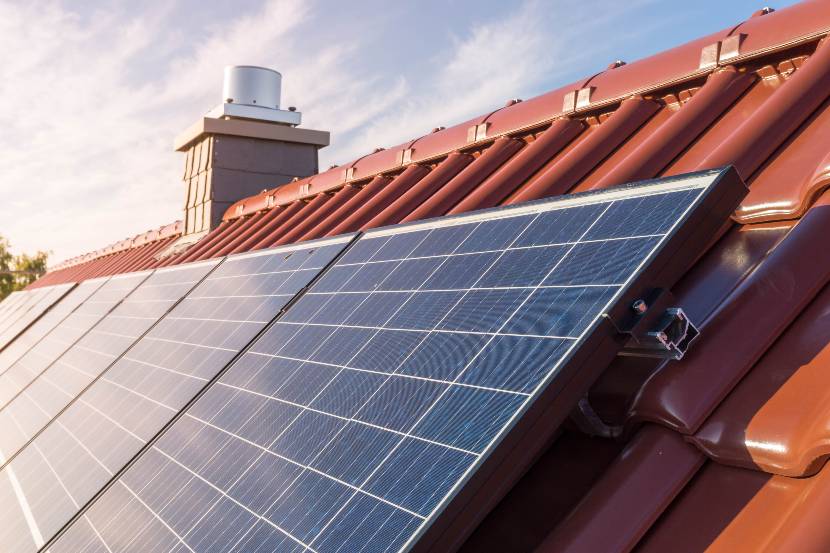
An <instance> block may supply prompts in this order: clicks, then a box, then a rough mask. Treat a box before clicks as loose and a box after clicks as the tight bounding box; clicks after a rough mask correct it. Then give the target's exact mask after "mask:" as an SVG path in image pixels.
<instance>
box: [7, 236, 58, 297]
mask: <svg viewBox="0 0 830 553" xmlns="http://www.w3.org/2000/svg"><path fill="white" fill-rule="evenodd" d="M48 257H49V254H48V253H46V252H37V253H35V254H34V255H27V254H25V253H22V254H20V255H14V254H12V253H11V244H9V241H8V240H7V239H5V238H3V237H2V236H0V300H2V299H3V298H5V297H6V296H8V295H9V294H11V293H12V292H14V291H15V290H22V289H23V288H25V287H26V286H28V285H29V284H31V283H32V282H34V281H35V280H37V279H38V278H39V277H40V276H41V275H42V274H43V273H45V272H46V263H47V260H48Z"/></svg>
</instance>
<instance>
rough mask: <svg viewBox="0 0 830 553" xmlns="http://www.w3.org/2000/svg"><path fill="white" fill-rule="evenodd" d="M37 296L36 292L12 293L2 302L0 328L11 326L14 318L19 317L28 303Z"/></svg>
mask: <svg viewBox="0 0 830 553" xmlns="http://www.w3.org/2000/svg"><path fill="white" fill-rule="evenodd" d="M37 296H38V293H37V290H26V291H18V292H12V293H11V294H9V296H8V297H7V298H6V299H5V300H3V304H2V308H3V310H2V312H0V328H2V327H5V326H7V325H9V324H11V323H12V322H13V321H14V319H15V318H16V317H19V316H20V315H21V314H22V313H23V312H25V310H26V308H27V307H28V306H29V305H30V302H31V301H32V300H34V299H35V298H36V297H37Z"/></svg>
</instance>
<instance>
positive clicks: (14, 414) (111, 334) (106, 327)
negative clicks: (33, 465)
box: [0, 260, 218, 458]
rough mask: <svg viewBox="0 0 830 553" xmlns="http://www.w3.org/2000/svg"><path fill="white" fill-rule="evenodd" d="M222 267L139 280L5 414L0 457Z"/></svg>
mask: <svg viewBox="0 0 830 553" xmlns="http://www.w3.org/2000/svg"><path fill="white" fill-rule="evenodd" d="M217 262H218V260H217V261H212V262H205V263H200V264H195V265H187V266H183V267H180V268H179V267H177V268H173V269H165V270H161V271H156V272H154V273H152V274H150V273H149V272H145V273H137V274H135V276H134V278H135V279H136V281H137V282H140V284H139V286H138V287H136V288H135V289H134V290H133V291H132V292H131V293H130V295H128V296H127V297H126V298H125V299H124V300H123V301H122V302H121V303H120V304H119V305H118V306H117V307H116V308H115V309H113V310H112V311H111V312H109V313H108V314H107V315H106V316H105V317H104V318H103V319H101V320H100V321H99V322H98V323H97V324H96V325H95V326H94V327H93V328H92V329H90V331H89V332H88V333H87V334H85V335H84V336H83V337H82V338H80V339H79V340H78V341H77V342H75V344H73V345H72V347H70V348H69V349H68V350H67V351H66V352H65V353H64V354H63V355H61V356H60V357H59V358H58V359H57V360H56V361H55V362H54V363H52V364H51V365H50V366H49V367H48V368H47V369H46V370H45V371H43V372H42V373H41V374H40V375H38V376H37V377H36V378H34V379H33V380H31V381H30V382H29V383H27V384H25V385H24V386H23V387H21V389H20V391H18V392H17V394H16V396H15V397H14V399H13V400H12V401H10V402H9V403H8V404H7V405H6V406H5V407H4V408H2V409H0V427H7V428H9V427H12V428H14V430H13V431H9V432H5V433H4V434H3V436H2V438H0V451H2V452H3V454H5V456H6V457H7V458H9V457H11V456H12V455H15V454H16V453H17V452H18V451H19V450H20V448H21V447H23V446H24V445H25V444H26V443H27V442H28V441H29V440H30V439H32V438H33V437H34V436H35V435H37V433H38V432H40V431H41V430H42V429H43V428H44V427H45V426H46V425H47V424H49V423H50V422H51V421H52V419H53V418H54V417H55V416H56V415H58V414H59V413H60V412H61V411H62V410H63V409H64V408H65V407H66V406H67V405H68V404H69V403H70V402H71V401H72V400H73V399H74V398H75V397H76V396H77V395H78V394H79V393H80V392H81V391H82V390H84V389H85V388H86V387H87V386H89V385H90V383H92V382H93V381H94V380H95V379H96V378H98V377H99V376H100V374H101V373H102V372H103V371H104V370H106V369H107V367H109V366H110V365H111V364H112V363H113V362H114V361H115V360H116V359H118V358H119V357H120V356H121V355H122V354H123V353H124V352H125V351H126V350H127V349H128V348H129V347H130V346H132V345H133V343H135V341H136V340H137V339H138V338H139V337H141V335H142V334H144V333H145V332H146V331H147V330H148V329H149V328H150V327H151V326H152V325H153V324H155V323H156V322H157V321H158V320H159V319H160V318H161V317H162V316H163V315H164V314H165V313H166V312H167V311H168V310H169V309H170V308H171V307H172V306H173V305H174V304H175V303H176V302H178V301H179V300H180V299H181V298H182V297H183V296H184V295H185V294H186V293H187V292H189V291H190V290H191V289H192V288H193V287H194V286H195V285H196V284H197V283H198V282H199V281H200V280H202V278H204V276H205V275H206V274H207V273H208V272H209V271H210V270H211V269H212V268H213V267H214V266H215V265H216V263H217Z"/></svg>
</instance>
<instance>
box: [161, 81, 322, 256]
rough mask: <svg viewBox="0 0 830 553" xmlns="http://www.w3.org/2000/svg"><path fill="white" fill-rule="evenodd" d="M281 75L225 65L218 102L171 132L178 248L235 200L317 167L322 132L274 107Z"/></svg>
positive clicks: (290, 112) (203, 230)
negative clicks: (177, 180)
mask: <svg viewBox="0 0 830 553" xmlns="http://www.w3.org/2000/svg"><path fill="white" fill-rule="evenodd" d="M281 84H282V75H280V74H279V73H278V72H276V71H274V70H272V69H267V68H264V67H254V66H250V65H231V66H227V67H225V80H224V86H223V88H222V103H221V104H219V105H218V106H216V107H215V108H213V109H212V110H211V111H209V112H208V113H207V114H206V115H205V116H204V117H202V118H201V119H200V120H199V121H197V122H196V123H194V124H193V125H191V127H190V128H188V129H187V130H186V131H184V132H183V133H182V134H180V135H179V136H178V137H176V140H175V149H176V150H177V151H179V152H186V153H187V159H186V161H185V167H184V184H185V189H186V190H187V195H186V198H185V206H184V212H185V213H184V235H183V237H182V240H180V241H179V242H178V245H179V246H185V245H186V244H187V243H190V242H193V241H195V240H197V239H199V238H200V237H201V236H202V235H204V234H205V233H207V232H209V231H210V230H211V229H214V228H216V226H218V225H219V223H220V222H221V221H222V215H223V214H224V213H225V210H226V209H227V208H228V206H230V205H231V204H233V203H234V202H236V201H237V200H240V199H242V198H245V197H247V196H251V195H253V194H257V193H259V192H261V191H262V190H263V189H266V188H274V187H276V186H279V185H281V184H285V183H288V182H291V181H292V180H293V179H295V178H301V177H307V176H309V175H313V174H315V173H317V172H318V167H317V150H319V149H320V148H322V147H324V146H328V144H329V133H328V132H324V131H315V130H311V129H301V128H298V125H299V124H300V121H301V119H302V114H301V113H300V112H298V111H296V110H295V109H294V108H293V107H290V108H288V109H287V110H283V109H280V87H281Z"/></svg>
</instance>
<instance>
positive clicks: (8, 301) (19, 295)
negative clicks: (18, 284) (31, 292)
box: [0, 290, 27, 320]
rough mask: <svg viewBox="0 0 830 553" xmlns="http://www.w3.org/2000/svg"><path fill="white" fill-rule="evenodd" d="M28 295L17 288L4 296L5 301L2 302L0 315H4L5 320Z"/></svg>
mask: <svg viewBox="0 0 830 553" xmlns="http://www.w3.org/2000/svg"><path fill="white" fill-rule="evenodd" d="M26 296H27V292H24V291H22V290H17V291H15V292H12V293H11V294H9V295H8V296H6V297H5V298H3V301H2V302H0V317H2V318H3V320H6V318H7V317H8V316H9V314H11V313H12V312H13V311H14V310H15V309H16V308H17V307H18V305H19V302H21V301H23V299H24V298H25V297H26Z"/></svg>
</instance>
